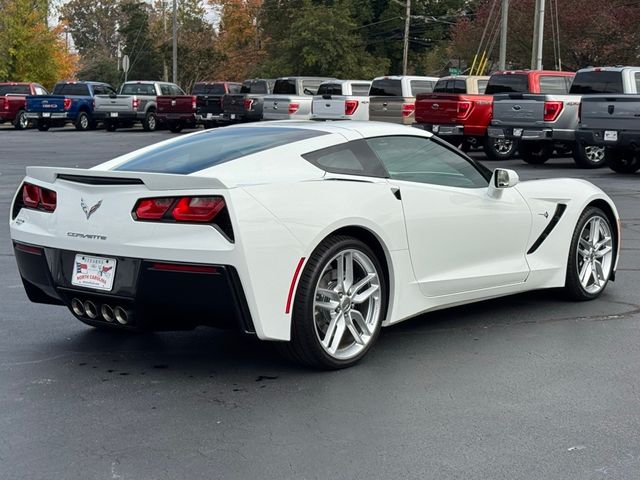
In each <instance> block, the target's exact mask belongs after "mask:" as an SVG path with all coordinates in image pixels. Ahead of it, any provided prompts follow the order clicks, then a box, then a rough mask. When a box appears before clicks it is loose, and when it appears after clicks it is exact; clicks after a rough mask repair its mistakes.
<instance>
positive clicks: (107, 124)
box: [104, 122, 118, 132]
mask: <svg viewBox="0 0 640 480" xmlns="http://www.w3.org/2000/svg"><path fill="white" fill-rule="evenodd" d="M104 128H106V130H107V132H115V131H116V129H117V128H118V125H116V123H115V122H105V124H104Z"/></svg>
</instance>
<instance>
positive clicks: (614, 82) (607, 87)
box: [570, 71, 624, 94]
mask: <svg viewBox="0 0 640 480" xmlns="http://www.w3.org/2000/svg"><path fill="white" fill-rule="evenodd" d="M570 93H578V94H585V93H586V94H590V93H624V87H623V86H622V72H607V71H600V72H595V71H590V72H578V73H577V74H576V76H575V78H574V79H573V83H572V84H571V90H570Z"/></svg>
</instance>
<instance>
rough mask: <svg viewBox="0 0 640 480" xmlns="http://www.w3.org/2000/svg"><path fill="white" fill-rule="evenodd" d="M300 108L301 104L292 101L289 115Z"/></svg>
mask: <svg viewBox="0 0 640 480" xmlns="http://www.w3.org/2000/svg"><path fill="white" fill-rule="evenodd" d="M299 108H300V104H299V103H290V104H289V115H293V114H294V113H296V112H297V111H298V109H299Z"/></svg>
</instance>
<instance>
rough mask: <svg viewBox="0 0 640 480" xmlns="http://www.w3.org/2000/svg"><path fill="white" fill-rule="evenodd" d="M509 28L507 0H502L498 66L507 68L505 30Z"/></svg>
mask: <svg viewBox="0 0 640 480" xmlns="http://www.w3.org/2000/svg"><path fill="white" fill-rule="evenodd" d="M508 29H509V0H502V28H501V30H500V61H499V65H498V68H499V69H500V70H506V69H507V32H508Z"/></svg>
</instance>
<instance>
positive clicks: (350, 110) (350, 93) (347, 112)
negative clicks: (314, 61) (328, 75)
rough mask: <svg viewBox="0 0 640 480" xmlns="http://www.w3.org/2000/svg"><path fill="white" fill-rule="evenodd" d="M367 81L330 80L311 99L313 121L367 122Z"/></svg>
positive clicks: (368, 84)
mask: <svg viewBox="0 0 640 480" xmlns="http://www.w3.org/2000/svg"><path fill="white" fill-rule="evenodd" d="M370 88H371V82H370V81H368V80H331V81H329V82H324V83H323V84H321V85H320V88H318V94H317V95H316V96H314V97H313V103H312V105H311V118H312V119H313V120H369V89H370Z"/></svg>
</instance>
